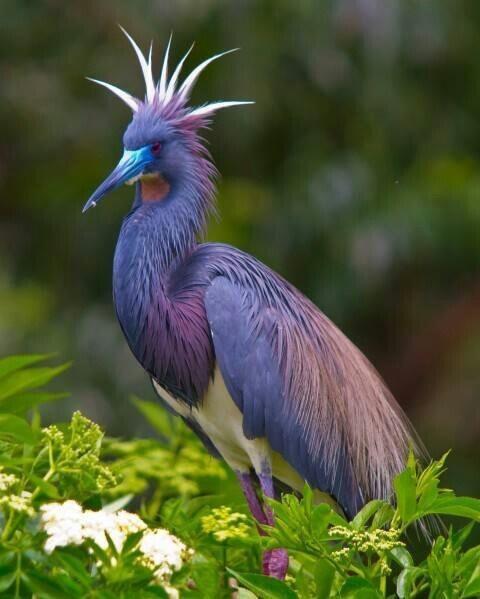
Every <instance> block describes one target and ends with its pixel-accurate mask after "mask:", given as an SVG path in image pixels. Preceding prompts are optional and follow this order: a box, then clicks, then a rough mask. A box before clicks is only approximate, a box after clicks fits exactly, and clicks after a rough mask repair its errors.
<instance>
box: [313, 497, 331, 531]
mask: <svg viewBox="0 0 480 599" xmlns="http://www.w3.org/2000/svg"><path fill="white" fill-rule="evenodd" d="M331 514H332V508H331V507H330V506H329V505H327V504H326V503H320V504H319V505H316V506H315V507H314V508H313V510H312V515H311V516H310V526H311V528H312V531H313V532H314V533H315V534H316V535H321V534H323V533H324V532H325V531H326V530H327V526H328V525H329V524H330V520H331Z"/></svg>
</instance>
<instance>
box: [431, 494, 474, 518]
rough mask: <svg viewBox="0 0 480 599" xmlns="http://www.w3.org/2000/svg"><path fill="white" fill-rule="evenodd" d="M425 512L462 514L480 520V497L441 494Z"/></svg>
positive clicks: (448, 514)
mask: <svg viewBox="0 0 480 599" xmlns="http://www.w3.org/2000/svg"><path fill="white" fill-rule="evenodd" d="M425 514H442V515H445V516H461V517H462V518H470V519H471V520H475V522H480V499H475V498H473V497H456V496H455V495H447V496H445V495H444V496H443V497H442V496H440V497H438V498H437V499H436V500H435V501H434V502H433V503H432V505H431V506H430V508H429V509H428V510H427V511H426V512H425Z"/></svg>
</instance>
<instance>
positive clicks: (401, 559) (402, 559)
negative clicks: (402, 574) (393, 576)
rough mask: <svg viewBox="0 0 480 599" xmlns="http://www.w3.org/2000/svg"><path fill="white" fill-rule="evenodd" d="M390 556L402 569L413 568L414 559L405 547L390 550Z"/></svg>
mask: <svg viewBox="0 0 480 599" xmlns="http://www.w3.org/2000/svg"><path fill="white" fill-rule="evenodd" d="M390 554H391V556H392V557H393V559H394V560H395V561H396V562H397V564H399V565H400V566H402V568H409V567H410V566H413V558H412V556H411V555H410V552H409V551H407V549H405V547H394V548H393V549H391V550H390Z"/></svg>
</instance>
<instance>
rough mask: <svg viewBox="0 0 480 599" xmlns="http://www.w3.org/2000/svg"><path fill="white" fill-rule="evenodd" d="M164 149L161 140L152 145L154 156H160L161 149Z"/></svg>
mask: <svg viewBox="0 0 480 599" xmlns="http://www.w3.org/2000/svg"><path fill="white" fill-rule="evenodd" d="M161 149H162V144H161V143H160V142H159V141H156V142H155V143H153V144H152V145H151V146H150V150H151V151H152V154H153V155H154V156H158V155H159V154H160V150H161Z"/></svg>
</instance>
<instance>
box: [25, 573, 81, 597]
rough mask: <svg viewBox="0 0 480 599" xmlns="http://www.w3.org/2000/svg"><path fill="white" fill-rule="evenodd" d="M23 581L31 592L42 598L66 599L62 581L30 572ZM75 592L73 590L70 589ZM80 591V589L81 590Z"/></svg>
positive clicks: (75, 595) (70, 595)
mask: <svg viewBox="0 0 480 599" xmlns="http://www.w3.org/2000/svg"><path fill="white" fill-rule="evenodd" d="M22 579H23V580H24V581H25V583H26V584H27V586H28V587H29V589H30V590H31V591H33V592H34V593H36V594H38V595H39V596H40V597H42V598H43V597H48V599H65V597H66V596H65V590H64V588H63V585H62V584H61V581H60V580H58V581H57V580H55V579H53V578H51V577H48V576H46V575H45V574H41V573H40V572H35V571H34V570H30V571H29V572H28V574H23V575H22ZM70 590H71V591H73V589H70ZM79 590H80V589H79ZM68 596H69V597H71V598H73V597H81V596H82V595H80V594H78V593H75V594H72V593H70V594H69V595H68Z"/></svg>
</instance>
